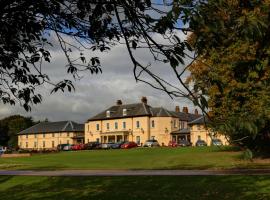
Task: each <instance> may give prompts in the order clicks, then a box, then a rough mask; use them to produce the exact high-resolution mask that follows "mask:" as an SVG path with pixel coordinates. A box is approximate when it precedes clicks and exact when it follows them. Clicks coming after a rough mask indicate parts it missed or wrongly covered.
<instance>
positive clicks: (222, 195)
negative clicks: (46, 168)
mask: <svg viewBox="0 0 270 200" xmlns="http://www.w3.org/2000/svg"><path fill="white" fill-rule="evenodd" d="M0 197H1V199H3V200H21V199H25V200H32V199H35V200H36V199H38V200H48V199H49V200H67V199H71V200H84V199H85V200H86V199H87V200H90V199H98V200H105V199H108V200H112V199H117V200H122V199H123V200H124V199H126V200H131V199H136V200H137V199H138V200H144V199H147V200H152V199H154V200H159V199H160V200H161V199H162V200H164V199H168V200H174V199H179V200H186V199H187V200H206V199H209V200H224V199H228V200H234V199H235V200H255V199H256V200H267V199H270V176H180V177H168V176H161V177H151V176H140V177H22V176H2V177H0Z"/></svg>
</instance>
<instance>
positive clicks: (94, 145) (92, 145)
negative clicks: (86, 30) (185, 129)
mask: <svg viewBox="0 0 270 200" xmlns="http://www.w3.org/2000/svg"><path fill="white" fill-rule="evenodd" d="M211 144H212V145H213V146H221V145H222V142H221V140H219V139H213V140H212V143H211ZM191 145H192V144H191V143H190V142H189V141H187V140H180V141H179V142H178V143H177V142H176V141H170V142H169V144H168V146H169V147H188V146H191ZM159 146H160V144H159V143H158V141H157V140H147V141H146V142H145V143H144V144H143V147H159ZM195 146H207V143H206V142H205V141H204V140H198V141H197V142H196V143H195ZM135 147H138V145H137V143H135V142H128V141H120V142H116V143H114V142H108V143H99V142H89V143H86V144H77V145H70V144H59V145H58V146H57V149H58V150H60V151H70V150H73V151H76V150H91V149H130V148H135Z"/></svg>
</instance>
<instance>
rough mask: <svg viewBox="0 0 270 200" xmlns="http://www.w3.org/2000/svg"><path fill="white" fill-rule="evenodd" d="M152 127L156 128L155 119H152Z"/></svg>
mask: <svg viewBox="0 0 270 200" xmlns="http://www.w3.org/2000/svg"><path fill="white" fill-rule="evenodd" d="M151 127H152V128H155V121H154V120H152V121H151Z"/></svg>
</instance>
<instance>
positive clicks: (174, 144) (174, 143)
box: [168, 141, 179, 147]
mask: <svg viewBox="0 0 270 200" xmlns="http://www.w3.org/2000/svg"><path fill="white" fill-rule="evenodd" d="M178 146H179V145H178V144H177V142H176V141H170V142H169V144H168V147H178Z"/></svg>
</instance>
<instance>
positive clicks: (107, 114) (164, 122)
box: [85, 97, 201, 145]
mask: <svg viewBox="0 0 270 200" xmlns="http://www.w3.org/2000/svg"><path fill="white" fill-rule="evenodd" d="M200 117H201V115H199V114H198V111H197V110H196V111H195V113H194V114H191V113H189V112H188V108H187V107H183V111H182V112H180V108H179V107H178V106H176V109H175V111H169V110H167V109H165V108H163V107H152V106H150V105H149V104H148V102H147V98H146V97H142V99H141V102H140V103H135V104H122V101H121V100H118V101H117V103H116V105H113V106H111V107H109V108H107V109H106V110H104V111H102V112H101V113H99V114H97V115H95V116H93V117H91V118H90V119H88V121H87V122H86V123H85V141H86V142H91V141H99V142H101V143H106V142H118V141H134V142H136V143H137V144H139V145H140V144H142V143H144V142H145V141H146V140H149V139H156V140H158V142H159V143H160V144H163V145H168V143H169V141H179V140H182V139H185V140H189V141H190V130H189V127H188V122H191V121H193V120H195V119H197V118H200Z"/></svg>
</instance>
